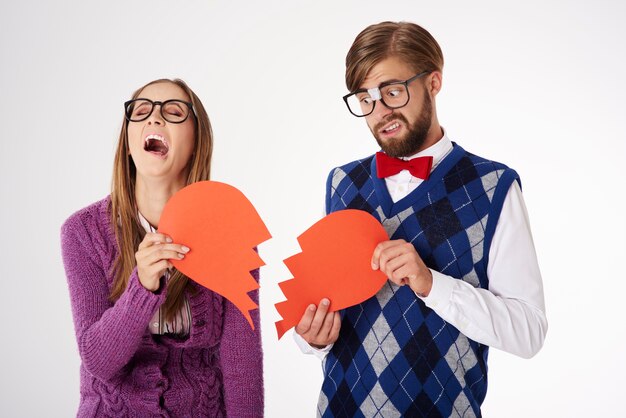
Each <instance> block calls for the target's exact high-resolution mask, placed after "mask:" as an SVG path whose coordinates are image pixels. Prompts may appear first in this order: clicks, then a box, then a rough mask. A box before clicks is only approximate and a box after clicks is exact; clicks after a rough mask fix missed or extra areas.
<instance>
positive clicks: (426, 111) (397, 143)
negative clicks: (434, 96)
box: [371, 89, 433, 158]
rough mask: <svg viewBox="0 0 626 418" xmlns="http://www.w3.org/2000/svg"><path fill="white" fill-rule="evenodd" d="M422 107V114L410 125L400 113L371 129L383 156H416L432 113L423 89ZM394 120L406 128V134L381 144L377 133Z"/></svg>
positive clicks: (428, 97)
mask: <svg viewBox="0 0 626 418" xmlns="http://www.w3.org/2000/svg"><path fill="white" fill-rule="evenodd" d="M379 105H380V106H384V105H383V104H382V103H379ZM422 107H423V109H422V112H421V113H420V115H419V117H418V118H417V120H416V121H415V122H414V123H412V124H410V123H409V121H408V120H407V119H406V118H405V117H404V115H403V114H402V113H397V114H394V113H392V114H391V115H389V117H387V118H385V120H383V121H381V122H380V123H378V124H377V125H376V126H375V127H374V129H371V131H372V134H373V135H374V138H376V142H378V145H380V147H381V148H382V150H383V151H384V152H385V154H387V155H389V156H390V157H396V158H400V157H409V156H411V155H413V154H416V153H417V152H418V151H419V150H420V149H421V148H422V146H423V145H424V143H425V142H426V136H427V135H428V131H429V130H430V125H431V118H432V113H433V107H432V102H431V100H430V96H429V95H428V93H427V91H426V89H424V100H423V105H422ZM394 119H396V120H399V121H401V122H402V123H403V124H404V125H405V126H406V127H407V129H408V132H407V134H406V136H404V137H401V138H391V139H389V140H387V142H383V141H382V140H381V139H380V137H379V136H378V132H380V130H381V129H382V128H383V127H384V126H385V125H386V124H388V123H389V122H391V121H392V120H394Z"/></svg>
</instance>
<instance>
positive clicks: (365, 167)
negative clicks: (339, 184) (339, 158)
mask: <svg viewBox="0 0 626 418" xmlns="http://www.w3.org/2000/svg"><path fill="white" fill-rule="evenodd" d="M374 156H375V154H372V155H369V156H367V157H365V158H360V159H358V160H354V161H351V162H349V163H346V164H343V165H340V166H337V167H335V168H333V169H332V170H330V175H331V176H332V175H334V174H336V173H338V172H343V173H346V174H348V173H351V172H353V171H355V170H358V171H360V172H363V171H365V172H368V173H369V172H371V170H372V160H373V159H374Z"/></svg>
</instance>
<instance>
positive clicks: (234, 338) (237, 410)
mask: <svg viewBox="0 0 626 418" xmlns="http://www.w3.org/2000/svg"><path fill="white" fill-rule="evenodd" d="M252 276H253V277H254V278H255V279H256V280H257V281H259V271H258V270H254V271H252ZM250 294H251V296H252V299H253V300H254V301H255V302H257V303H258V301H259V292H258V290H256V291H254V292H251V293H250ZM251 316H252V321H253V323H254V328H255V329H254V330H252V328H250V324H248V321H247V320H246V319H245V318H244V316H243V315H242V314H241V312H239V310H238V309H237V308H236V307H235V305H233V304H232V303H231V302H229V301H228V300H225V312H224V328H223V333H222V342H221V344H220V358H221V362H222V373H223V375H224V402H225V404H226V416H229V417H262V416H263V352H262V350H261V327H260V325H261V324H260V321H259V309H255V310H254V311H252V312H251Z"/></svg>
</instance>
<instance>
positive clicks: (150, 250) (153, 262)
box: [135, 233, 189, 292]
mask: <svg viewBox="0 0 626 418" xmlns="http://www.w3.org/2000/svg"><path fill="white" fill-rule="evenodd" d="M188 252H189V248H187V247H185V246H184V245H181V244H173V243H172V239H171V238H170V237H168V236H167V235H164V234H159V233H147V234H146V236H145V237H144V238H143V241H141V243H140V244H139V248H138V249H137V252H136V253H135V260H136V261H137V274H138V276H139V281H140V282H141V284H142V286H143V287H145V288H146V289H148V290H149V291H151V292H154V291H156V290H158V289H159V286H160V280H161V276H163V274H164V273H165V270H167V269H169V268H171V267H172V263H170V261H169V260H170V259H177V260H182V259H183V258H185V254H187V253H188Z"/></svg>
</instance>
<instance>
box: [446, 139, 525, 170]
mask: <svg viewBox="0 0 626 418" xmlns="http://www.w3.org/2000/svg"><path fill="white" fill-rule="evenodd" d="M454 146H455V147H458V148H459V149H460V150H462V152H463V156H462V157H461V159H460V160H459V162H458V163H457V165H467V164H471V165H473V166H474V167H475V168H476V169H477V170H480V171H503V170H508V171H515V170H513V169H511V168H510V167H509V166H508V165H506V164H504V163H501V162H499V161H496V160H492V159H490V158H486V157H482V156H480V155H477V154H474V153H472V152H470V151H467V150H465V149H464V148H462V147H461V146H459V145H458V144H456V143H455V144H454Z"/></svg>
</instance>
